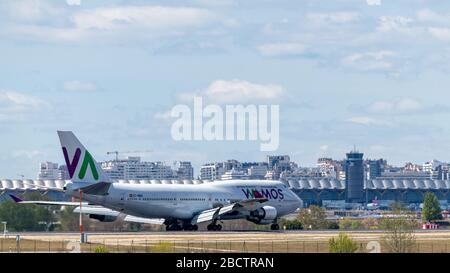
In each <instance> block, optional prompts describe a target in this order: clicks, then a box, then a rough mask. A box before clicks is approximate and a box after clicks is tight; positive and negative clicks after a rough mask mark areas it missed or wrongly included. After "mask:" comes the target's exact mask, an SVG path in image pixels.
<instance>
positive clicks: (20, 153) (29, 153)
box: [12, 150, 43, 159]
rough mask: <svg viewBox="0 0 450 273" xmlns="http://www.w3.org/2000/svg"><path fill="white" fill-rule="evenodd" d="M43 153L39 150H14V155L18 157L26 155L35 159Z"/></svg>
mask: <svg viewBox="0 0 450 273" xmlns="http://www.w3.org/2000/svg"><path fill="white" fill-rule="evenodd" d="M42 155H43V153H42V152H40V151H37V150H31V151H27V150H18V151H14V152H13V153H12V156H13V157H14V158H18V157H25V158H27V159H33V158H35V157H38V156H42Z"/></svg>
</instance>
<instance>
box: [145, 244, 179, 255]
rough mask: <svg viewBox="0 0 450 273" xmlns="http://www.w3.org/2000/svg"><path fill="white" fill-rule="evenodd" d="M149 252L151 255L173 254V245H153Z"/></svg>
mask: <svg viewBox="0 0 450 273" xmlns="http://www.w3.org/2000/svg"><path fill="white" fill-rule="evenodd" d="M150 251H151V252H153V253H173V252H174V247H173V243H169V242H161V243H159V244H157V245H154V246H153V247H152V248H151V250H150Z"/></svg>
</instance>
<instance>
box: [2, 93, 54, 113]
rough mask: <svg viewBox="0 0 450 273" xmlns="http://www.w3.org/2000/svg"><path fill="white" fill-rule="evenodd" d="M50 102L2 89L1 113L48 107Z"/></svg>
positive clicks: (22, 111)
mask: <svg viewBox="0 0 450 273" xmlns="http://www.w3.org/2000/svg"><path fill="white" fill-rule="evenodd" d="M47 106H48V103H47V102H45V101H43V100H41V99H39V98H35V97H32V96H28V95H24V94H22V93H18V92H15V91H9V90H0V113H3V114H4V113H12V114H14V113H24V112H28V111H32V110H39V109H41V108H44V107H47Z"/></svg>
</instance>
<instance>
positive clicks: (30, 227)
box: [0, 201, 54, 231]
mask: <svg viewBox="0 0 450 273" xmlns="http://www.w3.org/2000/svg"><path fill="white" fill-rule="evenodd" d="M0 220H1V221H6V222H8V229H9V230H10V231H46V230H47V229H48V228H49V226H50V223H52V222H53V221H54V219H53V215H52V213H51V211H50V210H49V209H48V208H45V207H42V206H38V205H29V204H27V205H22V204H16V203H13V202H11V201H6V202H3V203H1V204H0ZM40 222H41V223H42V222H46V223H47V226H46V225H43V224H40Z"/></svg>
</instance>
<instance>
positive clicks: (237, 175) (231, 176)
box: [221, 169, 248, 180]
mask: <svg viewBox="0 0 450 273" xmlns="http://www.w3.org/2000/svg"><path fill="white" fill-rule="evenodd" d="M242 179H248V175H247V174H246V173H244V172H243V171H239V170H235V169H232V170H230V171H226V172H225V173H224V174H222V176H221V180H242Z"/></svg>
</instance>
